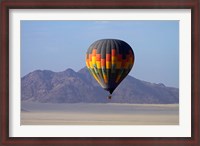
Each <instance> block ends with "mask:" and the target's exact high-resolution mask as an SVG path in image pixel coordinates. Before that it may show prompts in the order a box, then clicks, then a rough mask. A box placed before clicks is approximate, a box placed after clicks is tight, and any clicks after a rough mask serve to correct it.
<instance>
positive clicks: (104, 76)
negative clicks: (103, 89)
mask: <svg viewBox="0 0 200 146" xmlns="http://www.w3.org/2000/svg"><path fill="white" fill-rule="evenodd" d="M103 79H104V82H105V83H106V84H107V83H108V78H107V76H106V75H105V74H103Z"/></svg>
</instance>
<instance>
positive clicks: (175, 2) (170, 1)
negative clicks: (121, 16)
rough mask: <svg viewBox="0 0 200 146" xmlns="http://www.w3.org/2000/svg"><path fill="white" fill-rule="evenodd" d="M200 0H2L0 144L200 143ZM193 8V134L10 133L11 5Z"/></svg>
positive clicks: (193, 145)
mask: <svg viewBox="0 0 200 146" xmlns="http://www.w3.org/2000/svg"><path fill="white" fill-rule="evenodd" d="M199 7H200V1H199V0H181V1H179V0H110V1H108V0H95V1H93V0H43V1H41V0H40V1H39V0H17V1H16V0H5V1H2V2H1V57H0V65H1V69H0V77H1V79H0V87H1V102H0V104H1V106H0V107H1V108H0V109H1V111H0V113H1V129H0V131H1V134H0V137H1V141H0V142H1V143H0V145H41V146H44V145H80V146H83V145H139V146H143V145H152V146H169V145H174V146H177V145H178V146H183V145H184V146H200V140H199V138H200V135H199V132H200V113H199V112H200V108H199V107H200V106H199V103H200V102H199V95H200V94H199V91H200V90H199V89H200V88H199V82H200V80H199V76H200V74H199V66H200V64H199V62H200V59H199V58H200V52H199V49H200V48H199V42H200V37H199V34H200V32H199V30H200V29H199V26H200V15H199V14H200V12H199ZM75 8H76V9H96V8H99V9H106V8H109V9H128V8H129V9H191V10H192V28H191V30H192V31H191V32H192V34H191V35H192V56H191V58H192V60H191V62H192V64H191V65H192V70H191V73H192V78H191V81H192V86H191V90H192V95H191V97H192V118H191V120H192V121H191V122H192V131H191V132H192V136H191V137H188V138H184V137H168V138H167V137H162V138H161V137H155V138H151V137H146V138H144V137H140V138H136V137H135V138H134V137H133V138H131V137H130V138H128V137H125V138H122V137H121V138H119V137H112V138H108V137H95V138H91V137H88V138H87V137H80V138H78V137H73V138H61V137H60V138H59V137H58V138H56V137H53V138H48V137H46V138H41V137H34V138H33V137H31V138H25V137H21V138H19V137H18V138H17V137H13V138H11V137H9V104H8V103H9V19H8V18H9V17H8V16H9V9H75Z"/></svg>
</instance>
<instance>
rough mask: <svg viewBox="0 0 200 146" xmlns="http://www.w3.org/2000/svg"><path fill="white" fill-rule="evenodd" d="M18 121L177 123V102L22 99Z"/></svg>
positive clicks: (42, 122) (73, 123) (41, 122)
mask: <svg viewBox="0 0 200 146" xmlns="http://www.w3.org/2000/svg"><path fill="white" fill-rule="evenodd" d="M20 116H21V117H20V118H21V122H20V124H21V125H178V124H179V105H178V104H124V103H123V104H121V103H73V104H72V103H70V104H69V103H36V102H22V103H21V115H20Z"/></svg>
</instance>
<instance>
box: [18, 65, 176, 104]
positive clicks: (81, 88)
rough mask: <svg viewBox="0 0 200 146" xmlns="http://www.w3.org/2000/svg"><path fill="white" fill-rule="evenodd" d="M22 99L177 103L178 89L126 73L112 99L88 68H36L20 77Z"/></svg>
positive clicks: (72, 101)
mask: <svg viewBox="0 0 200 146" xmlns="http://www.w3.org/2000/svg"><path fill="white" fill-rule="evenodd" d="M21 95H22V97H21V100H23V101H37V102H51V103H77V102H93V103H102V102H115V103H178V102H179V90H178V89H177V88H172V87H166V86H165V85H164V84H162V83H159V84H155V83H150V82H146V81H141V80H139V79H136V78H134V77H131V76H127V77H126V78H125V79H124V80H123V81H122V82H121V84H120V85H119V86H118V87H117V88H116V90H115V91H114V93H113V95H112V99H111V100H108V99H107V96H108V95H109V94H108V92H107V91H105V90H103V89H102V88H101V87H100V85H99V84H98V83H97V82H96V81H95V80H94V78H93V77H92V76H91V75H90V73H89V71H88V69H87V67H84V68H82V69H81V70H79V71H78V72H75V71H74V70H73V69H70V68H68V69H66V70H65V71H62V72H52V71H49V70H36V71H33V72H31V73H29V74H28V75H26V76H24V77H22V79H21Z"/></svg>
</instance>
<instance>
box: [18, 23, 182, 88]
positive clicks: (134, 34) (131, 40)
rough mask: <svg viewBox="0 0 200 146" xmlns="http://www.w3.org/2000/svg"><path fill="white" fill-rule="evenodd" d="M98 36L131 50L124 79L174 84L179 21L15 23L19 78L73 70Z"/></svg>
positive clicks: (177, 53)
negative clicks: (39, 72)
mask: <svg viewBox="0 0 200 146" xmlns="http://www.w3.org/2000/svg"><path fill="white" fill-rule="evenodd" d="M103 38H116V39H122V40H124V41H125V42H127V43H128V44H129V45H130V46H131V47H132V49H133V51H134V53H135V64H134V66H133V68H132V70H131V72H130V73H129V75H131V76H134V77H136V78H138V79H141V80H144V81H148V82H153V83H164V84H165V85H166V86H173V87H178V86H179V21H28V20H25V21H21V76H24V75H26V74H28V73H29V72H31V71H34V70H36V69H41V70H52V71H55V72H59V71H64V70H65V69H67V68H72V69H74V70H75V71H78V70H80V69H81V68H83V67H84V66H85V53H86V51H87V49H88V47H89V46H90V44H92V43H93V42H94V41H96V40H98V39H103Z"/></svg>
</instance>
